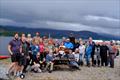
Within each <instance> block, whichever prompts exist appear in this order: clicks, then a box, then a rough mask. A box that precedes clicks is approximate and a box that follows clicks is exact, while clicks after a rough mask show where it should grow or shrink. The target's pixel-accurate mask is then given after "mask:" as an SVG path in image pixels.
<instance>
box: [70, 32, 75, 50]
mask: <svg viewBox="0 0 120 80" xmlns="http://www.w3.org/2000/svg"><path fill="white" fill-rule="evenodd" d="M69 39H70V42H71V43H72V44H73V49H72V51H73V52H74V51H75V36H74V34H73V33H70V36H69Z"/></svg>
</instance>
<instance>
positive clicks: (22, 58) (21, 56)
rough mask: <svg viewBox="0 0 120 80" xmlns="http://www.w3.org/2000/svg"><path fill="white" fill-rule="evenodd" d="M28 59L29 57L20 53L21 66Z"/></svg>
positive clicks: (19, 63)
mask: <svg viewBox="0 0 120 80" xmlns="http://www.w3.org/2000/svg"><path fill="white" fill-rule="evenodd" d="M26 60H27V58H26V57H25V56H24V55H21V54H20V58H19V62H18V65H19V66H25V65H26Z"/></svg>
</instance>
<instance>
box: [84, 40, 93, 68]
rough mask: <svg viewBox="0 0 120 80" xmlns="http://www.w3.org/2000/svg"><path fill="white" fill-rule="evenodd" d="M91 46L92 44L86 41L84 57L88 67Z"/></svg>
mask: <svg viewBox="0 0 120 80" xmlns="http://www.w3.org/2000/svg"><path fill="white" fill-rule="evenodd" d="M92 48H93V46H92V44H91V43H90V42H89V41H88V42H87V45H86V49H85V58H86V63H87V66H88V67H90V58H91V54H92Z"/></svg>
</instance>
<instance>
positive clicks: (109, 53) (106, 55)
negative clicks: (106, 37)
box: [7, 32, 118, 77]
mask: <svg viewBox="0 0 120 80" xmlns="http://www.w3.org/2000/svg"><path fill="white" fill-rule="evenodd" d="M8 51H9V53H10V55H11V61H12V63H11V65H10V68H9V70H8V74H7V75H8V76H10V74H11V73H13V75H14V76H17V77H20V75H21V74H23V73H25V72H26V71H28V70H30V71H33V72H37V73H39V72H45V71H47V70H48V71H49V72H50V73H51V72H52V71H53V68H54V60H55V59H56V58H59V59H60V58H65V59H68V60H69V66H72V67H74V68H76V69H79V70H80V66H83V65H85V64H86V66H88V67H90V66H98V67H99V66H108V65H110V67H111V68H114V58H115V56H116V55H117V53H118V48H117V47H116V44H115V43H113V42H112V41H111V42H110V43H105V42H103V43H98V42H96V43H95V42H93V40H92V37H89V39H88V40H87V41H83V40H82V38H80V39H79V40H77V39H75V37H74V35H73V34H72V33H71V34H70V36H69V37H68V38H65V37H63V38H62V39H61V40H58V39H52V38H48V37H47V36H44V37H40V33H39V32H36V35H35V37H33V38H32V36H31V34H27V36H26V35H25V34H24V33H23V34H22V35H21V37H19V34H18V33H15V35H14V38H13V40H11V41H10V43H9V45H8Z"/></svg>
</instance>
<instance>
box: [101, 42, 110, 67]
mask: <svg viewBox="0 0 120 80" xmlns="http://www.w3.org/2000/svg"><path fill="white" fill-rule="evenodd" d="M108 50H109V49H108V47H107V45H106V43H105V42H103V43H102V45H101V47H100V56H101V66H104V63H105V66H108Z"/></svg>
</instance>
